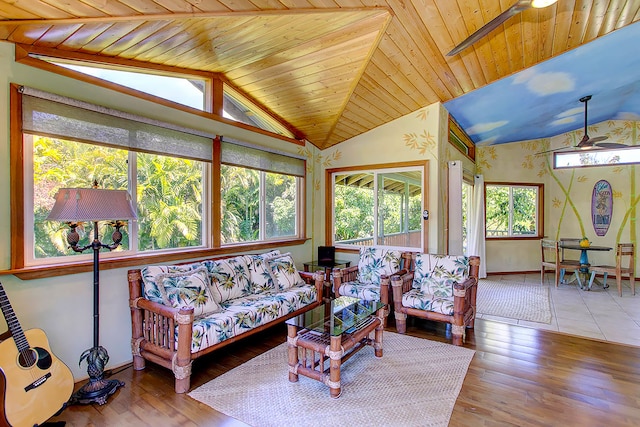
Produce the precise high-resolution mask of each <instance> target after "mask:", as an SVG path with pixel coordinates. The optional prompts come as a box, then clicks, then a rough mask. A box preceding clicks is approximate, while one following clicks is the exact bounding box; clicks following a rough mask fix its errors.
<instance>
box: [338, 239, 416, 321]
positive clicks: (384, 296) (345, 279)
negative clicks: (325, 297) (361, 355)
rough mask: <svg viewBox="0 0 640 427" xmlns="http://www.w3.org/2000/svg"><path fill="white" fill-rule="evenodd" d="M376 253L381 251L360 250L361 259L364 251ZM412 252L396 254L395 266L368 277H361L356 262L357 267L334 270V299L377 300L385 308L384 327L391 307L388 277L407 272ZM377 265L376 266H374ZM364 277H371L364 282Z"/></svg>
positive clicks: (359, 263) (359, 265)
mask: <svg viewBox="0 0 640 427" xmlns="http://www.w3.org/2000/svg"><path fill="white" fill-rule="evenodd" d="M372 250H373V251H376V252H377V253H378V254H380V253H381V251H385V250H381V249H375V248H362V249H361V250H360V256H361V259H362V258H363V257H364V256H365V255H364V252H366V251H369V252H371V251H372ZM387 252H390V251H387ZM412 259H413V258H412V252H402V253H400V254H398V261H397V264H396V263H395V261H394V262H393V263H392V264H393V266H391V265H387V266H386V268H385V267H381V270H380V272H379V274H372V275H369V276H363V275H361V273H362V272H363V268H362V263H361V262H358V265H353V266H350V267H346V268H334V269H333V273H332V282H333V283H332V285H333V294H334V296H335V298H338V297H339V296H341V295H347V296H355V297H358V298H360V299H363V300H367V301H375V300H379V301H381V302H382V303H383V304H386V305H387V307H386V308H385V310H384V321H383V323H384V326H386V320H387V317H388V316H389V309H390V306H391V303H392V301H391V297H392V295H391V282H390V280H389V279H390V277H392V276H394V275H402V274H405V273H407V272H408V271H409V269H410V268H411V266H412ZM376 265H377V264H376ZM364 277H372V279H371V281H370V282H369V281H366V279H365V278H364Z"/></svg>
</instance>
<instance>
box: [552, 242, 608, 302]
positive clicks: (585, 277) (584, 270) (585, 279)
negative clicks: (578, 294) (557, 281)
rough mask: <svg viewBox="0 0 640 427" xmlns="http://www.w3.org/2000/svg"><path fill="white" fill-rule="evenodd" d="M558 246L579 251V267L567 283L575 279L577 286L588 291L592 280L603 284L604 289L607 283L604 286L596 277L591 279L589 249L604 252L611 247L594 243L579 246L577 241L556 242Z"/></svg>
mask: <svg viewBox="0 0 640 427" xmlns="http://www.w3.org/2000/svg"><path fill="white" fill-rule="evenodd" d="M558 247H559V248H564V249H573V250H576V251H580V267H579V268H578V269H577V270H576V271H575V272H574V277H573V278H572V279H571V280H570V281H568V282H567V283H573V282H575V281H577V282H578V286H580V289H586V290H588V291H590V290H591V286H592V285H593V282H596V284H598V285H601V286H603V287H604V289H606V288H608V287H609V286H608V285H607V286H604V285H603V284H602V283H601V282H600V281H599V280H598V279H596V278H593V280H591V272H590V271H589V267H591V264H590V263H589V251H602V252H606V251H610V250H613V248H612V247H609V246H596V245H589V246H580V245H579V244H578V243H569V242H561V243H560V244H558Z"/></svg>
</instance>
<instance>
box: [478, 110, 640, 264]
mask: <svg viewBox="0 0 640 427" xmlns="http://www.w3.org/2000/svg"><path fill="white" fill-rule="evenodd" d="M639 129H640V122H637V121H607V122H603V123H599V124H597V125H595V126H592V127H590V132H592V133H593V134H597V135H607V136H609V139H610V140H614V141H616V142H621V143H624V144H627V145H629V146H636V145H638V131H639ZM582 133H583V132H582V130H576V131H573V132H569V133H567V134H562V135H558V136H556V137H552V138H545V139H541V140H533V141H527V142H520V143H511V144H503V145H493V146H488V147H478V150H477V156H478V158H477V163H476V164H477V168H478V172H479V173H482V174H484V176H485V181H489V182H490V181H497V182H500V181H502V182H512V183H513V182H516V183H517V182H522V183H544V185H545V207H544V212H545V218H544V220H545V225H544V227H545V230H544V231H545V233H544V234H545V235H546V236H548V237H549V238H552V239H559V238H560V237H582V236H586V237H587V238H589V239H590V240H591V241H592V242H595V244H597V245H603V246H610V247H615V245H616V244H617V243H621V242H633V243H637V242H638V240H639V237H640V236H639V235H638V229H637V219H636V213H637V207H638V203H639V202H640V195H639V194H638V191H637V188H636V187H637V182H638V178H639V177H638V168H637V166H636V165H634V164H626V165H620V164H618V165H616V164H609V165H602V166H593V167H578V168H566V169H557V168H554V166H553V154H552V153H549V154H546V155H536V153H539V152H540V151H544V150H547V149H549V148H559V147H564V146H571V145H575V143H576V142H577V141H579V140H580V138H581V137H582ZM507 164H509V165H513V166H514V167H508V168H507V167H505V166H504V165H507ZM516 165H517V166H516ZM601 179H605V180H607V181H608V182H610V183H611V185H612V189H613V206H614V208H613V219H612V221H611V225H610V228H609V230H608V232H607V233H606V234H605V235H604V236H601V237H600V236H596V233H595V231H594V229H593V226H592V221H591V196H592V191H593V187H594V184H595V183H596V182H598V181H599V180H601ZM487 256H490V253H488V255H487ZM596 256H600V257H602V258H603V261H605V259H606V260H607V261H608V262H609V263H610V262H611V260H609V258H611V256H612V255H611V254H610V253H609V254H607V253H604V254H598V255H596Z"/></svg>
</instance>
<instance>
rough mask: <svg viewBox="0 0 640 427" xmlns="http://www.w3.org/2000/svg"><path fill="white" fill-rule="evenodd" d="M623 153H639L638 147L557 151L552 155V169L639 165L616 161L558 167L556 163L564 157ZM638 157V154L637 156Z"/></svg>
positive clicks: (632, 162) (636, 162)
mask: <svg viewBox="0 0 640 427" xmlns="http://www.w3.org/2000/svg"><path fill="white" fill-rule="evenodd" d="M625 152H637V153H640V146H636V145H632V146H629V147H626V148H603V149H595V150H572V151H557V152H554V153H553V168H554V169H558V170H562V169H578V168H595V167H602V166H626V165H635V164H639V163H640V161H635V162H634V161H624V160H622V161H616V162H609V163H595V164H578V165H568V166H560V165H559V164H558V163H559V161H560V158H561V157H562V156H565V155H572V156H573V155H581V154H584V155H589V154H590V153H593V154H595V155H601V154H604V155H611V156H615V155H616V154H624V153H625ZM639 155H640V154H639Z"/></svg>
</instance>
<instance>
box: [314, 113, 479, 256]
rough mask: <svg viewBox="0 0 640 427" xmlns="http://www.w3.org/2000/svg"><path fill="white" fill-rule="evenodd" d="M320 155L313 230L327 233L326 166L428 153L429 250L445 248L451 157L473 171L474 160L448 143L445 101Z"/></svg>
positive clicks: (379, 161) (401, 159)
mask: <svg viewBox="0 0 640 427" xmlns="http://www.w3.org/2000/svg"><path fill="white" fill-rule="evenodd" d="M319 157H320V158H319V160H318V162H317V163H316V167H317V166H321V167H322V174H318V175H317V176H319V177H320V179H319V181H317V182H316V186H317V188H318V191H316V194H317V199H316V201H315V206H316V208H315V210H316V211H317V210H318V208H319V207H320V206H322V208H321V212H322V221H323V222H322V224H317V226H318V227H322V228H321V229H320V228H319V229H315V230H314V234H316V235H317V233H318V232H320V235H322V236H324V217H325V215H324V208H325V206H324V194H325V193H324V192H325V183H324V171H325V170H326V169H331V168H339V167H347V166H360V165H373V164H387V163H395V162H406V161H413V160H423V159H426V160H428V161H429V176H428V178H429V181H428V182H429V187H428V203H427V205H428V209H429V212H430V219H429V221H428V248H426V250H427V251H429V252H432V253H442V252H444V251H446V235H445V224H446V219H445V218H446V213H447V210H446V205H447V193H446V188H447V187H446V182H447V179H446V177H447V162H448V161H450V160H461V161H462V162H463V166H464V168H465V169H467V170H469V171H470V173H473V170H474V166H473V162H472V161H471V160H469V159H468V158H467V157H465V156H464V155H463V154H462V153H460V152H459V151H458V150H457V149H456V148H454V147H453V146H452V145H451V144H449V143H448V113H447V111H446V110H445V109H444V107H443V106H442V104H440V103H436V104H432V105H430V106H428V107H425V108H422V109H420V110H418V111H415V112H412V113H410V114H407V115H405V116H403V117H400V118H398V119H396V120H393V121H392V122H389V123H386V124H384V125H382V126H379V127H377V128H375V129H373V130H371V131H369V132H366V133H364V134H362V135H358V136H356V137H354V138H351V139H349V140H347V141H345V142H342V143H340V144H338V145H336V146H334V147H331V148H328V149H326V150H323V151H322V152H321V153H320V154H319ZM341 258H348V256H341ZM351 258H353V260H355V259H357V257H351Z"/></svg>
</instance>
